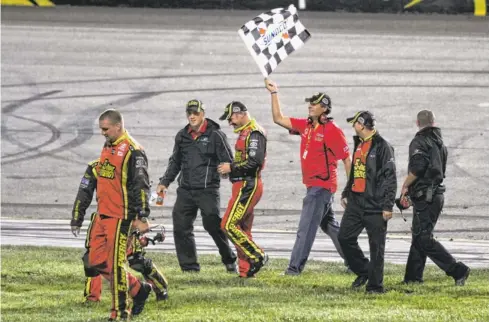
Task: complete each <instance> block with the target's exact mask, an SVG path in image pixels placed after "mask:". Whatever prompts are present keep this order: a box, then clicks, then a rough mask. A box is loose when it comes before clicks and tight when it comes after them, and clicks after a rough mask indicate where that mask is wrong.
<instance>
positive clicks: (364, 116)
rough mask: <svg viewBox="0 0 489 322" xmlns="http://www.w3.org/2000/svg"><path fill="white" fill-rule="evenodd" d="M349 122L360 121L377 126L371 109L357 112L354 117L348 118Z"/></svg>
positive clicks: (365, 124) (366, 124) (363, 123)
mask: <svg viewBox="0 0 489 322" xmlns="http://www.w3.org/2000/svg"><path fill="white" fill-rule="evenodd" d="M346 121H347V122H348V123H352V124H353V123H355V122H358V123H360V124H362V125H364V126H369V127H374V126H375V116H374V115H373V114H372V113H370V112H369V111H360V112H357V113H356V114H355V115H353V116H352V117H349V118H347V119H346Z"/></svg>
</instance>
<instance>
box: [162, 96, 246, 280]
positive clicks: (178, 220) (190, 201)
mask: <svg viewBox="0 0 489 322" xmlns="http://www.w3.org/2000/svg"><path fill="white" fill-rule="evenodd" d="M186 112H187V119H188V121H189V124H187V125H186V126H185V127H184V128H183V129H182V130H180V131H179V132H178V133H177V135H176V136H175V145H174V147H173V154H172V156H171V157H170V160H169V161H168V168H167V169H166V172H165V174H164V175H163V177H161V178H160V183H159V185H158V187H157V190H156V192H157V193H158V192H162V191H165V190H166V189H167V188H168V186H169V185H170V184H171V183H172V182H173V181H174V180H175V178H176V177H177V175H178V174H180V175H179V177H178V179H177V180H178V184H179V187H178V188H177V200H176V202H175V205H174V207H173V212H172V217H173V237H174V239H175V248H176V252H177V257H178V262H179V264H180V267H181V269H182V271H184V272H198V271H200V264H199V262H198V260H197V250H196V247H195V238H194V232H193V230H194V221H195V218H196V217H197V210H199V209H200V214H201V215H202V224H203V226H204V229H205V230H206V231H207V232H208V233H209V235H210V236H211V237H212V239H213V240H214V242H215V244H216V246H217V247H218V249H219V253H220V254H221V258H222V262H223V264H224V265H225V266H226V270H227V271H228V272H233V273H234V272H236V263H235V262H236V254H235V253H234V252H233V251H232V250H231V247H230V246H229V243H228V239H227V237H226V235H225V233H224V232H223V231H222V230H221V227H220V225H221V217H220V194H219V187H220V182H221V178H220V176H219V173H217V167H218V165H219V164H221V163H229V162H232V160H233V155H232V151H231V147H230V146H229V143H228V142H227V138H226V135H225V134H224V132H223V131H221V129H220V126H219V124H217V123H216V122H214V121H212V120H211V119H208V118H205V111H204V106H203V104H202V102H201V101H200V100H191V101H189V102H188V103H187V106H186Z"/></svg>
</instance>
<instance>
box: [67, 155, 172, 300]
mask: <svg viewBox="0 0 489 322" xmlns="http://www.w3.org/2000/svg"><path fill="white" fill-rule="evenodd" d="M98 163H99V159H97V160H94V161H92V162H90V163H89V164H88V167H87V169H86V171H85V174H84V175H83V177H82V179H81V182H80V186H79V188H78V194H77V196H76V200H75V204H74V206H73V212H72V219H71V226H76V227H81V226H82V224H83V221H84V217H85V213H86V210H87V208H88V207H89V206H90V204H91V202H92V199H93V194H94V192H95V189H96V187H97V176H98V174H97V169H96V167H97V165H98ZM96 216H97V213H96V212H94V213H92V215H91V217H90V224H89V225H88V229H87V236H86V239H85V248H86V252H85V254H84V255H83V257H82V259H83V264H84V270H85V277H86V281H85V288H84V292H83V297H84V301H95V302H96V301H100V297H101V294H102V276H101V275H100V273H99V272H98V271H97V270H96V269H94V268H91V267H90V266H88V249H89V245H90V236H91V233H92V225H93V222H94V219H95V217H96ZM129 244H130V246H129V247H128V249H127V258H128V262H129V266H130V267H131V268H132V269H134V270H135V271H137V272H140V273H141V274H142V275H143V276H144V278H145V280H146V281H147V282H149V283H151V284H152V286H153V290H154V291H155V294H156V299H157V300H164V299H166V298H167V297H168V293H167V289H168V282H167V280H166V278H165V277H164V276H163V274H161V272H160V271H159V270H158V268H157V267H156V265H155V264H154V263H153V262H152V260H151V259H149V258H145V257H144V254H145V252H144V249H143V247H142V246H141V244H140V242H139V238H138V237H137V236H136V234H133V235H132V236H131V239H130V243H129Z"/></svg>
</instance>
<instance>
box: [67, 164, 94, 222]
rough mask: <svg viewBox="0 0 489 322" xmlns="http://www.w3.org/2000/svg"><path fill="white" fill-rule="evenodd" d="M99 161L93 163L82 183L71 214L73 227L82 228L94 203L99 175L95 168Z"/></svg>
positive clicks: (86, 171)
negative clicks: (86, 215)
mask: <svg viewBox="0 0 489 322" xmlns="http://www.w3.org/2000/svg"><path fill="white" fill-rule="evenodd" d="M97 163H98V160H97V161H93V162H91V163H90V164H89V165H88V167H87V169H86V170H85V173H84V175H83V177H82V178H81V181H80V186H79V188H78V193H77V195H76V199H75V203H74V205H73V210H72V212H71V226H77V227H81V226H82V224H83V220H84V218H85V213H86V210H87V208H88V207H89V206H90V204H91V203H92V199H93V194H94V192H95V189H96V188H97V174H96V171H95V166H96V165H97Z"/></svg>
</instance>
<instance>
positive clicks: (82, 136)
mask: <svg viewBox="0 0 489 322" xmlns="http://www.w3.org/2000/svg"><path fill="white" fill-rule="evenodd" d="M159 94H160V92H151V93H141V94H138V95H133V96H131V97H128V98H123V99H119V100H116V101H113V102H109V103H106V104H102V105H99V106H97V107H95V108H93V109H91V110H92V112H93V113H94V114H95V115H99V114H100V113H102V112H103V111H104V110H106V109H108V108H111V107H114V106H115V107H122V106H126V105H129V104H132V103H135V102H137V101H140V100H143V99H146V98H149V97H153V96H156V95H159ZM86 114H87V112H86V111H82V112H80V113H79V114H78V115H74V116H73V119H75V120H78V119H82V123H81V124H78V123H76V122H74V123H68V124H63V125H62V126H61V128H70V127H71V128H76V129H78V128H81V129H82V131H77V135H76V137H75V138H74V139H72V140H71V141H69V142H67V143H65V144H63V145H61V146H60V147H58V148H55V149H52V150H49V151H45V152H38V153H37V154H34V155H31V156H26V157H19V158H16V159H11V160H8V161H5V162H3V160H2V163H1V164H2V165H7V164H12V163H17V162H22V161H25V160H30V161H31V160H34V159H38V158H41V157H44V156H48V157H53V154H56V153H59V152H63V151H66V150H67V149H72V148H76V147H78V146H80V145H82V144H83V143H85V142H86V141H88V140H89V139H90V138H91V137H92V136H93V134H94V133H93V126H92V123H93V119H87V118H86V117H85V118H83V116H86ZM69 160H70V161H73V159H69ZM83 164H85V163H83Z"/></svg>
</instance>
